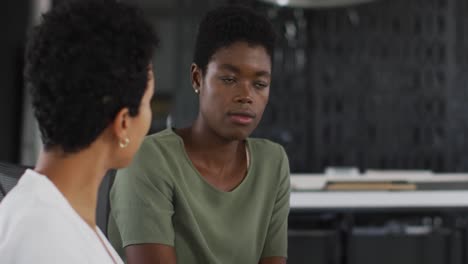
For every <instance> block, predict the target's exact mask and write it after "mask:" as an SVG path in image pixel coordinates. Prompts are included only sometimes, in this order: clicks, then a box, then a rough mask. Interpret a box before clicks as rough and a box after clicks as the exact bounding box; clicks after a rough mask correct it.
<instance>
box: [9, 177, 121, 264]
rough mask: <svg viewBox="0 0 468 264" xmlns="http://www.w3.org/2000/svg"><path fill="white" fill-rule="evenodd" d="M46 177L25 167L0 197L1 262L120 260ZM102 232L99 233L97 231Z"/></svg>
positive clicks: (105, 262)
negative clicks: (8, 191)
mask: <svg viewBox="0 0 468 264" xmlns="http://www.w3.org/2000/svg"><path fill="white" fill-rule="evenodd" d="M95 229H96V230H93V229H92V228H91V227H90V226H89V225H88V224H87V223H86V222H85V221H84V220H83V219H82V218H81V217H80V216H79V215H78V213H77V212H76V211H75V210H74V209H73V208H72V207H71V205H70V204H69V203H68V201H67V200H66V199H65V197H64V196H63V195H62V193H61V192H60V191H59V190H58V189H57V188H56V187H55V185H54V184H53V183H52V182H51V181H50V180H49V179H48V178H47V177H45V176H43V175H41V174H39V173H37V172H35V171H32V170H27V171H26V172H25V173H24V175H23V176H22V177H21V179H20V180H19V182H18V184H17V185H16V186H15V187H14V188H13V189H12V190H11V191H10V193H8V195H7V196H6V197H5V198H4V199H3V200H2V202H0V263H16V264H31V263H38V264H42V263H44V264H45V263H47V264H54V263H57V264H58V263H61V264H62V263H70V264H74V263H76V264H84V263H93V264H94V263H96V264H114V260H113V259H112V258H111V257H110V256H109V254H108V253H107V250H106V248H105V247H104V246H103V244H102V243H101V241H100V239H99V237H100V238H101V240H102V241H103V242H104V243H105V245H106V247H107V249H108V250H109V252H111V254H112V256H113V258H114V259H115V260H116V261H117V263H118V264H123V262H122V260H121V259H120V257H119V256H118V254H117V253H116V252H115V250H114V249H113V248H112V246H111V245H110V243H109V242H108V241H107V239H106V238H105V236H104V234H103V233H102V232H101V230H99V228H98V227H95ZM97 234H99V237H98V235H97Z"/></svg>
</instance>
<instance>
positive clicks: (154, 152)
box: [108, 129, 290, 264]
mask: <svg viewBox="0 0 468 264" xmlns="http://www.w3.org/2000/svg"><path fill="white" fill-rule="evenodd" d="M183 144H184V143H183V140H182V138H180V137H179V136H178V135H177V134H176V133H174V132H173V131H172V130H171V129H166V130H164V131H162V132H160V133H157V134H153V135H151V136H148V137H146V139H145V140H144V142H143V144H142V146H141V148H140V150H139V151H138V153H137V154H136V156H135V158H134V160H133V162H132V164H131V165H130V167H128V168H126V169H123V170H119V171H118V173H117V176H116V179H115V182H114V185H113V187H112V190H111V194H110V200H111V208H112V209H111V213H110V216H109V228H108V234H109V239H110V241H111V243H112V245H113V246H114V247H115V248H116V250H117V251H118V252H119V254H120V255H121V256H122V258H123V259H125V256H124V255H123V253H124V250H123V248H124V247H126V246H128V245H134V244H143V243H159V244H165V245H170V246H174V247H175V251H176V255H177V262H178V263H182V264H185V263H199V264H211V263H214V264H217V263H221V264H229V263H232V264H240V263H242V264H250V263H251V264H257V263H258V262H259V260H260V259H261V258H264V257H271V256H283V257H286V256H287V222H288V213H289V192H290V179H289V164H288V159H287V156H286V153H285V151H284V149H283V148H282V147H281V146H280V145H278V144H276V143H273V142H271V141H268V140H264V139H250V138H249V139H247V146H248V151H249V154H250V167H249V169H248V172H247V175H246V177H245V178H244V180H243V181H242V182H241V183H240V184H239V185H238V186H237V187H236V188H235V189H234V190H232V191H230V192H224V191H221V190H218V189H216V188H215V187H214V186H212V185H211V184H209V183H208V182H207V181H206V180H205V179H204V178H203V177H202V176H201V175H200V174H199V172H198V171H197V170H196V169H195V167H194V165H193V164H192V162H191V161H190V159H189V158H188V156H187V154H186V152H185V148H184V145H183Z"/></svg>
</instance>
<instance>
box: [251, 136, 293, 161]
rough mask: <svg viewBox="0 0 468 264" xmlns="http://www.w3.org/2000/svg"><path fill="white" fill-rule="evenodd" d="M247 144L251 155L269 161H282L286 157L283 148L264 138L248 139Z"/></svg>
mask: <svg viewBox="0 0 468 264" xmlns="http://www.w3.org/2000/svg"><path fill="white" fill-rule="evenodd" d="M247 142H248V144H249V147H250V149H251V151H252V152H253V153H252V155H255V156H259V157H268V158H269V159H283V158H284V156H285V155H286V152H285V151H284V148H283V146H281V145H280V144H278V143H276V142H273V141H271V140H269V139H264V138H248V139H247Z"/></svg>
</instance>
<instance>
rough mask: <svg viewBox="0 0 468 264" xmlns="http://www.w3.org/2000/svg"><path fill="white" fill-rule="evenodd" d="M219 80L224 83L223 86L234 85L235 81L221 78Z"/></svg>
mask: <svg viewBox="0 0 468 264" xmlns="http://www.w3.org/2000/svg"><path fill="white" fill-rule="evenodd" d="M221 80H222V81H223V82H224V83H225V84H232V83H234V82H235V81H236V80H235V79H234V78H221Z"/></svg>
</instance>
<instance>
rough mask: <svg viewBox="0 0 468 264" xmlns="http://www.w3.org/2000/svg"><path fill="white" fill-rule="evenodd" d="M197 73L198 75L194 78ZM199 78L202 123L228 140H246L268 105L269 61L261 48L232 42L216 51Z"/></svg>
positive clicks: (264, 50)
mask: <svg viewBox="0 0 468 264" xmlns="http://www.w3.org/2000/svg"><path fill="white" fill-rule="evenodd" d="M195 71H198V72H199V73H198V74H194V72H195ZM200 72H201V70H200V69H198V68H195V69H194V70H192V74H193V75H192V77H193V78H197V76H198V78H200V79H201V81H200V85H199V87H194V88H196V89H199V90H200V94H199V97H200V99H199V100H200V114H201V118H202V120H201V121H202V122H203V124H204V125H207V126H208V127H209V128H210V129H211V130H213V131H214V132H215V133H216V134H217V135H219V136H221V137H222V138H225V139H228V140H242V139H245V138H246V137H248V136H249V135H250V134H251V133H252V131H253V130H254V129H255V128H256V127H257V125H258V123H259V122H260V120H261V118H262V115H263V112H264V110H265V107H266V105H267V103H268V96H269V93H270V82H271V58H270V56H269V55H268V53H267V51H266V49H265V48H264V47H263V46H260V45H250V44H248V43H247V42H235V43H233V44H231V45H229V46H226V47H223V48H220V49H219V50H217V51H216V52H215V53H214V54H213V56H212V58H211V60H210V62H209V63H208V65H207V68H206V72H205V74H204V75H202V74H201V73H200Z"/></svg>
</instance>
